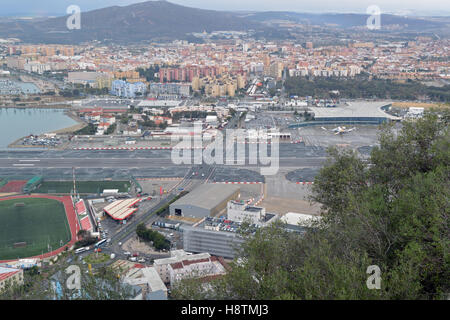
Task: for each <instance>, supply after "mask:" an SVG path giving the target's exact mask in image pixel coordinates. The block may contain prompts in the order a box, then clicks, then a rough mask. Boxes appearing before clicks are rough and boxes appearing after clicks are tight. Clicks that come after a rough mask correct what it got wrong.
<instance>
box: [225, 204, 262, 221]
mask: <svg viewBox="0 0 450 320" xmlns="http://www.w3.org/2000/svg"><path fill="white" fill-rule="evenodd" d="M227 216H228V219H229V220H232V221H236V222H243V221H248V222H250V223H252V224H261V222H262V221H264V219H265V217H266V209H265V208H260V207H253V206H249V205H247V204H245V203H243V202H238V201H228V204H227Z"/></svg>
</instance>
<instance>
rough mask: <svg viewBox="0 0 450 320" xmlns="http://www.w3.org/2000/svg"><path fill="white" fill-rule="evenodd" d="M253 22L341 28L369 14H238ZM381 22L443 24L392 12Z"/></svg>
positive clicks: (414, 27) (410, 26)
mask: <svg viewBox="0 0 450 320" xmlns="http://www.w3.org/2000/svg"><path fill="white" fill-rule="evenodd" d="M239 16H240V17H241V18H244V17H245V18H246V19H248V20H251V21H255V22H263V23H268V24H270V22H272V21H277V20H278V21H280V20H287V21H292V22H295V23H301V24H313V25H335V26H337V27H341V28H353V27H361V26H365V25H366V21H367V18H368V17H369V15H367V14H361V13H297V12H287V11H284V12H283V11H267V12H254V13H249V14H245V15H239ZM380 20H381V24H382V25H384V26H390V25H398V26H401V27H403V28H405V29H407V30H410V31H421V30H424V29H431V28H442V27H444V25H443V24H442V23H440V22H438V21H433V20H432V18H431V17H429V18H419V17H406V16H399V15H393V14H381V16H380Z"/></svg>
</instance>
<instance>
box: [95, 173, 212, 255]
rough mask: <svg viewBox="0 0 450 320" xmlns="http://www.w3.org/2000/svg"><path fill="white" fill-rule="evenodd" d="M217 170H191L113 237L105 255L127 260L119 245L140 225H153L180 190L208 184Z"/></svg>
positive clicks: (130, 236) (131, 235)
mask: <svg viewBox="0 0 450 320" xmlns="http://www.w3.org/2000/svg"><path fill="white" fill-rule="evenodd" d="M214 170H215V168H214V167H213V166H206V165H200V166H195V167H193V168H191V170H189V171H188V172H187V173H186V175H185V176H184V178H183V180H182V181H180V183H178V184H177V185H176V186H175V187H174V188H173V189H172V191H171V192H170V193H168V194H166V195H165V196H164V197H163V198H162V199H161V201H160V202H159V203H157V204H156V205H155V206H153V207H151V208H150V209H149V210H147V211H146V212H144V213H143V214H141V215H139V216H136V217H134V218H133V219H131V220H130V221H129V222H128V223H127V224H126V225H124V226H122V227H121V229H120V230H119V231H118V232H116V233H115V234H114V235H112V236H111V243H110V245H109V246H105V247H103V248H102V250H103V251H104V252H105V253H108V254H109V253H115V254H116V256H117V257H118V258H122V259H127V256H125V254H124V251H123V249H122V248H121V246H120V245H119V243H125V242H126V241H128V240H129V239H130V238H132V237H134V236H135V230H136V227H137V225H138V224H140V223H146V224H152V223H153V222H154V221H156V220H157V219H158V216H157V215H156V214H155V213H156V211H157V210H159V209H160V208H162V207H164V206H165V205H167V204H168V203H170V202H171V201H172V200H173V199H174V198H175V197H176V196H177V195H178V194H179V193H180V191H179V189H180V188H182V189H183V190H185V191H191V190H193V189H195V188H196V187H198V186H199V185H201V184H203V183H205V182H207V180H208V179H209V177H210V176H211V175H212V174H213V172H214Z"/></svg>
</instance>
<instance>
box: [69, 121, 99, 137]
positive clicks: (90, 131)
mask: <svg viewBox="0 0 450 320" xmlns="http://www.w3.org/2000/svg"><path fill="white" fill-rule="evenodd" d="M96 132H97V127H96V126H95V125H94V124H92V123H89V124H88V125H87V126H86V127H84V128H82V129H80V130H77V131H75V132H74V134H75V135H91V136H92V135H94V134H95V133H96Z"/></svg>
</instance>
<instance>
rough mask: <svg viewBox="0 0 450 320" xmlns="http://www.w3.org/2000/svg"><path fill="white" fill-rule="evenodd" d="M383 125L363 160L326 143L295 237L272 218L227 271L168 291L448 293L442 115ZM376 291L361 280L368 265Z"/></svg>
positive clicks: (228, 295) (449, 161) (446, 137)
mask: <svg viewBox="0 0 450 320" xmlns="http://www.w3.org/2000/svg"><path fill="white" fill-rule="evenodd" d="M391 129H392V128H391V127H389V126H386V127H384V128H383V130H382V132H381V133H380V136H379V142H380V145H379V146H378V147H375V148H374V149H373V151H372V153H371V157H370V162H369V163H370V165H369V164H368V163H367V162H364V161H362V160H361V159H360V158H358V156H357V154H356V153H355V152H353V151H351V150H345V149H343V150H338V149H334V148H332V149H330V150H329V154H330V158H329V160H328V163H327V164H326V166H325V167H324V168H323V169H322V170H321V171H320V173H319V175H318V176H317V177H316V179H315V183H314V185H313V196H312V200H314V201H317V202H319V203H321V204H322V211H323V213H322V216H323V219H322V221H321V222H320V223H317V225H316V226H315V228H314V229H313V230H314V231H310V232H307V233H306V234H305V235H304V236H301V235H299V234H296V233H292V232H287V231H285V229H284V228H283V226H282V225H280V224H276V225H273V226H271V227H268V228H262V229H261V230H259V231H257V232H256V234H255V235H254V236H251V237H247V239H246V241H245V243H244V244H243V245H242V247H241V250H240V253H239V255H238V258H237V259H236V260H235V262H234V263H232V271H230V272H229V273H228V274H227V275H226V276H224V277H223V278H221V279H218V280H214V281H213V282H211V283H210V286H208V287H205V286H202V284H201V283H200V282H199V281H195V279H190V280H188V281H182V282H180V283H179V284H178V285H176V286H175V288H173V290H172V294H173V296H174V298H176V299H207V298H218V299H236V300H237V299H447V295H448V292H450V291H449V290H450V258H449V254H448V252H449V242H450V225H449V219H448V214H449V201H448V199H450V184H449V172H450V170H449V169H450V168H449V166H450V147H449V146H450V134H449V128H448V117H446V118H444V117H443V118H441V120H439V119H438V118H437V117H436V116H435V115H428V116H426V117H425V118H424V119H421V120H417V121H416V122H405V123H404V125H403V128H402V129H401V131H400V132H399V134H394V132H393V130H391ZM372 265H376V266H378V267H379V268H380V270H381V283H380V284H381V286H380V289H379V290H377V289H369V288H368V286H367V282H368V280H369V279H368V278H369V276H370V274H367V269H368V267H369V266H372Z"/></svg>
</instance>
